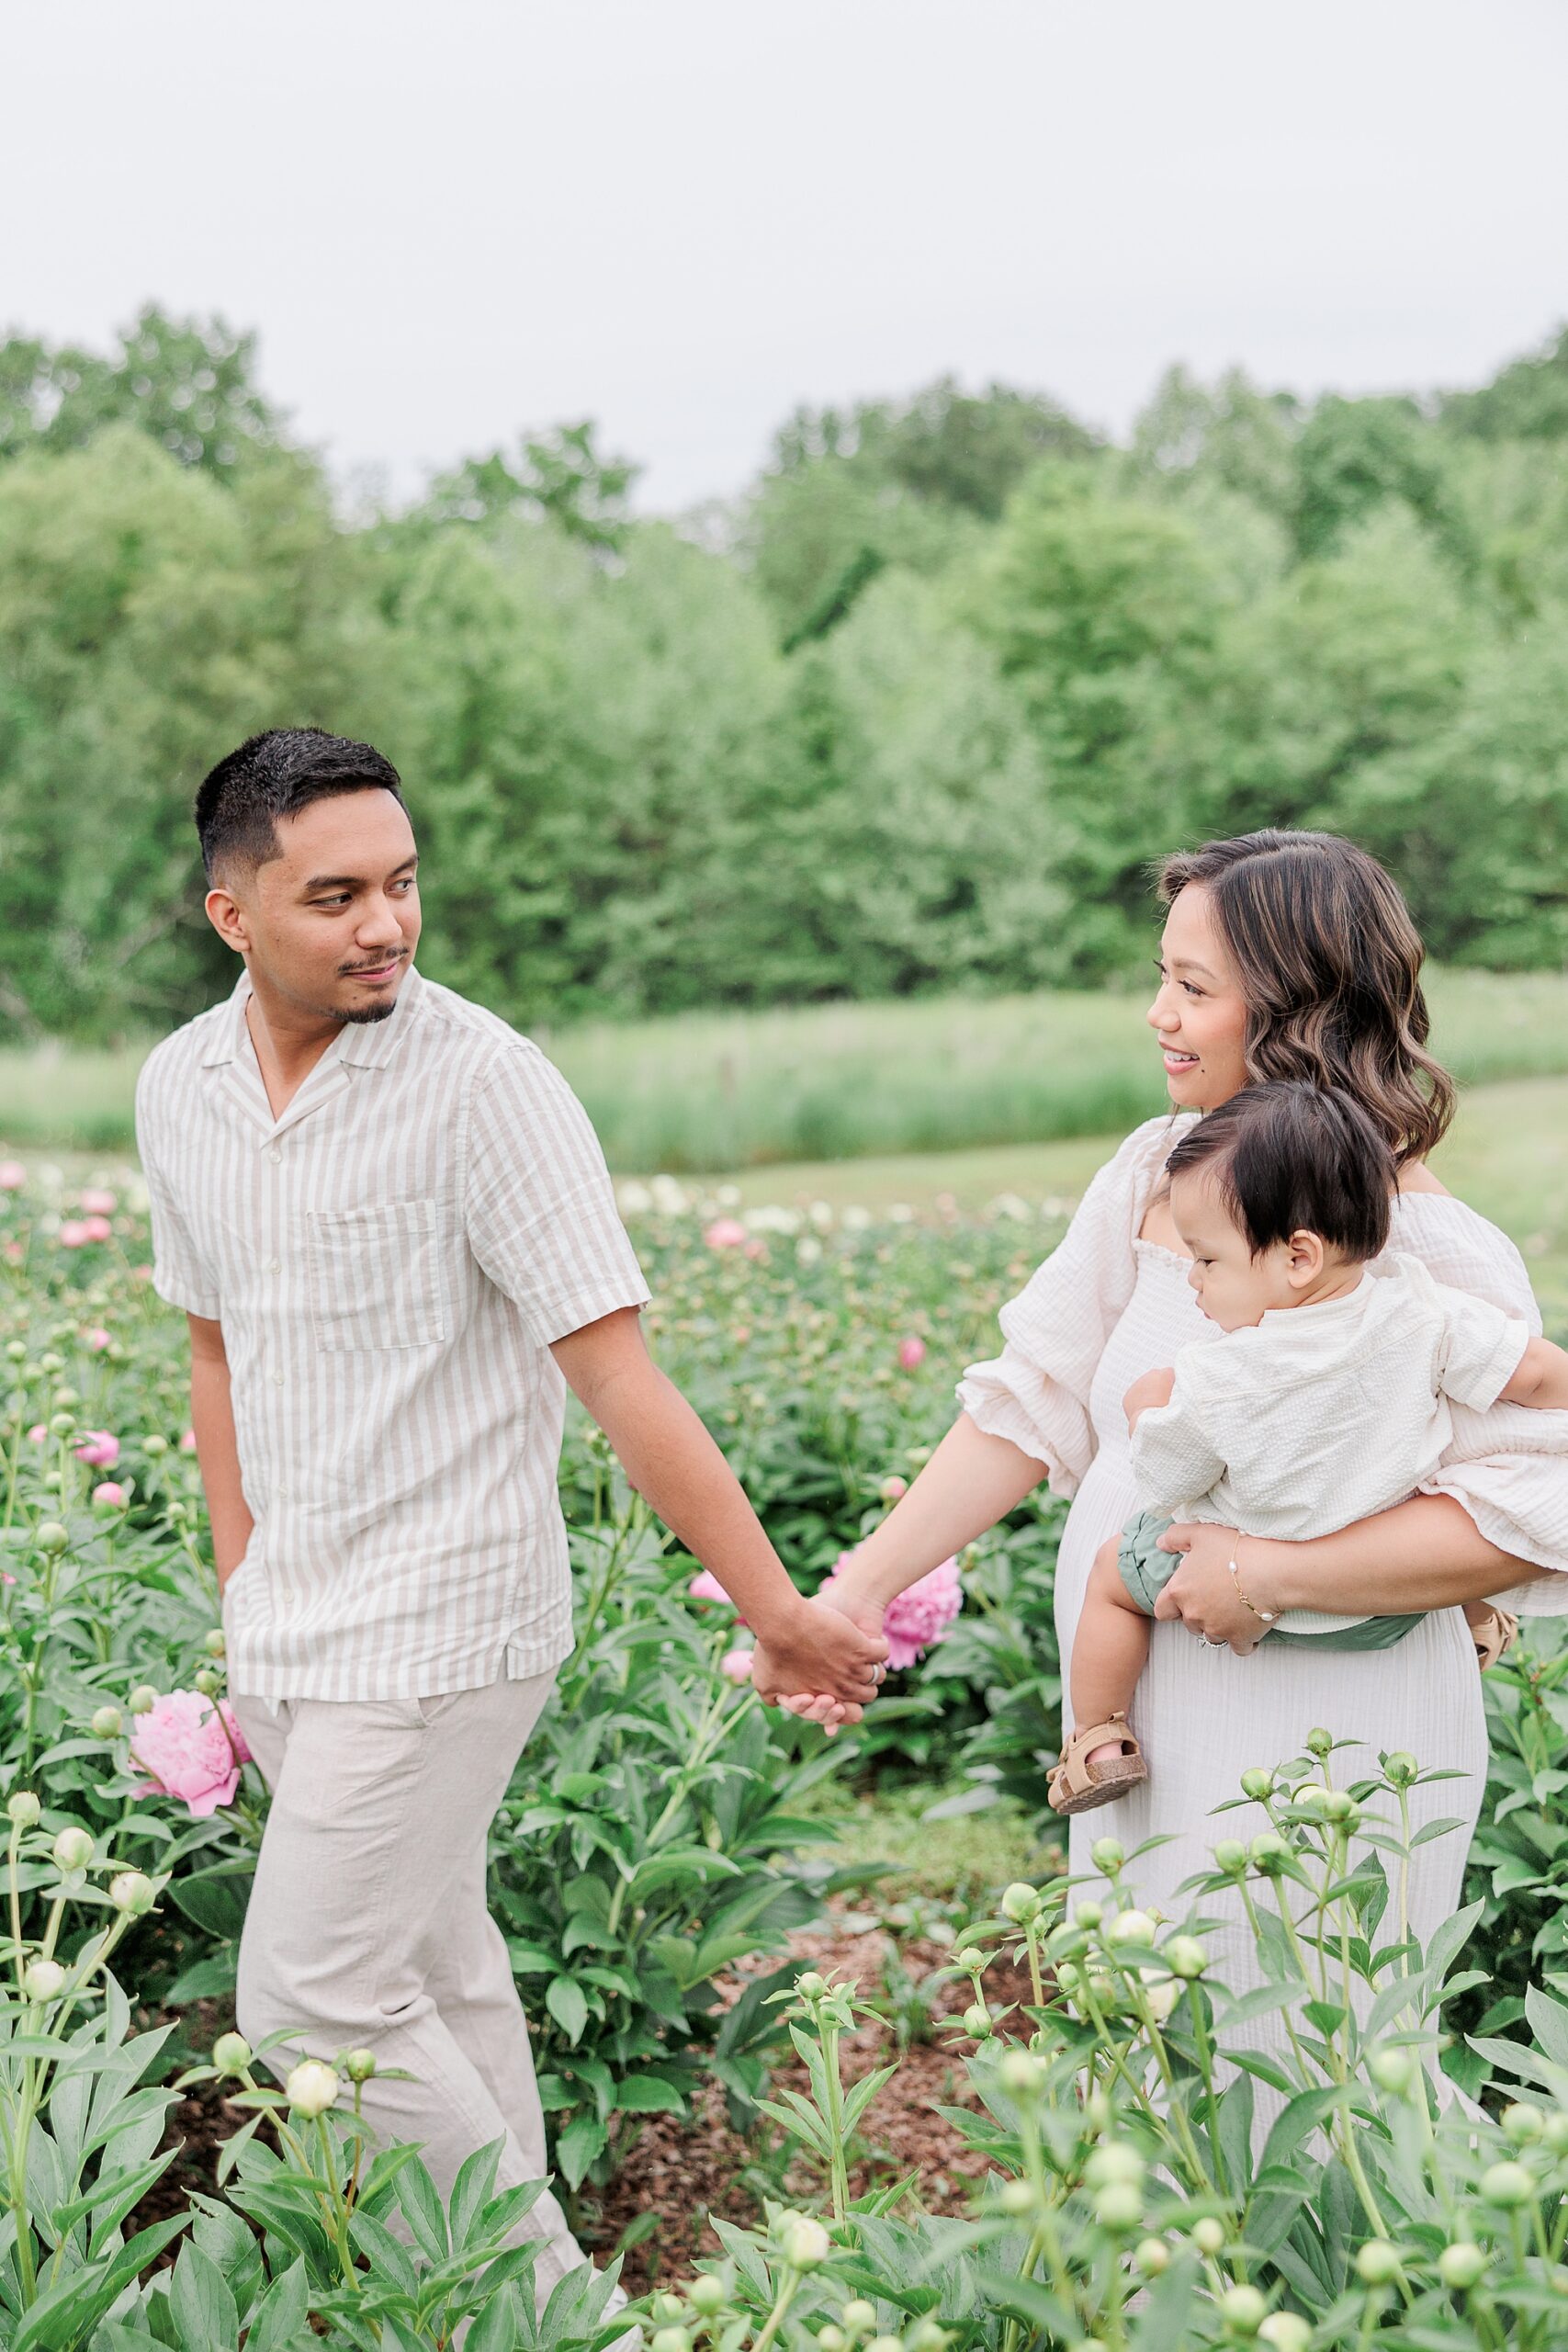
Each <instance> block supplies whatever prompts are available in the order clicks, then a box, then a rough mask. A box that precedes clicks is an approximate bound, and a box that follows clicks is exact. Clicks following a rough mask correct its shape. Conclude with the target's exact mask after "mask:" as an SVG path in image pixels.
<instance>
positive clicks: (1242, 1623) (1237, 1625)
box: [1155, 1522, 1264, 1657]
mask: <svg viewBox="0 0 1568 2352" xmlns="http://www.w3.org/2000/svg"><path fill="white" fill-rule="evenodd" d="M1159 1544H1160V1550H1161V1551H1162V1552H1179V1553H1181V1554H1182V1555H1183V1557H1182V1561H1181V1565H1180V1566H1179V1568H1178V1569H1177V1571H1176V1574H1175V1575H1174V1576H1173V1577H1171V1579H1170V1582H1169V1583H1168V1585H1167V1586H1166V1589H1165V1590H1164V1591H1163V1592H1162V1593H1161V1594H1160V1596H1159V1598H1158V1599H1157V1600H1156V1602H1155V1615H1156V1617H1163V1618H1166V1619H1171V1618H1179V1619H1180V1621H1181V1623H1183V1624H1184V1625H1185V1626H1186V1628H1187V1630H1188V1632H1189V1633H1190V1634H1199V1635H1201V1637H1202V1639H1203V1640H1205V1641H1206V1642H1207V1643H1208V1644H1209V1645H1210V1647H1211V1648H1213V1649H1225V1648H1229V1649H1233V1650H1234V1651H1235V1654H1236V1656H1237V1657H1248V1656H1249V1655H1250V1653H1251V1652H1252V1651H1253V1650H1255V1649H1256V1648H1257V1647H1258V1640H1259V1638H1260V1636H1261V1634H1262V1633H1263V1631H1264V1628H1263V1627H1262V1625H1261V1624H1260V1623H1258V1619H1257V1617H1256V1616H1255V1615H1254V1614H1253V1612H1252V1611H1251V1610H1250V1609H1249V1608H1248V1607H1247V1603H1246V1601H1245V1600H1243V1599H1242V1598H1241V1595H1240V1594H1239V1593H1238V1592H1237V1590H1236V1580H1235V1577H1233V1576H1232V1574H1231V1572H1230V1564H1231V1562H1232V1561H1233V1560H1234V1559H1235V1546H1236V1531H1235V1528H1234V1527H1211V1526H1209V1525H1208V1524H1207V1523H1206V1522H1203V1523H1195V1522H1189V1523H1188V1524H1186V1525H1185V1526H1183V1525H1179V1524H1178V1525H1172V1526H1170V1527H1168V1528H1167V1529H1166V1532H1165V1533H1164V1534H1163V1535H1162V1536H1161V1537H1160V1539H1159Z"/></svg>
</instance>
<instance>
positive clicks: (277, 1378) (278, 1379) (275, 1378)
mask: <svg viewBox="0 0 1568 2352" xmlns="http://www.w3.org/2000/svg"><path fill="white" fill-rule="evenodd" d="M272 1385H273V1386H274V1387H275V1388H281V1387H282V1385H283V1374H281V1373H280V1372H275V1373H274V1374H273V1375H272Z"/></svg>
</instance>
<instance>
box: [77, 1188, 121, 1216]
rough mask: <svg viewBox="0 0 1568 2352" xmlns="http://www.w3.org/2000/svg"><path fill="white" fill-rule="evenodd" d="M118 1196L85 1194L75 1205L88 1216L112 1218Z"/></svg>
mask: <svg viewBox="0 0 1568 2352" xmlns="http://www.w3.org/2000/svg"><path fill="white" fill-rule="evenodd" d="M117 1198H118V1195H117V1194H116V1193H106V1192H102V1191H98V1192H86V1193H83V1195H82V1197H81V1200H80V1201H79V1203H78V1204H77V1205H78V1207H80V1208H81V1209H82V1210H83V1211H84V1212H85V1215H87V1216H113V1214H114V1205H115V1202H116V1199H117Z"/></svg>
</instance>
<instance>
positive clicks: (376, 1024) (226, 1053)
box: [201, 967, 424, 1069]
mask: <svg viewBox="0 0 1568 2352" xmlns="http://www.w3.org/2000/svg"><path fill="white" fill-rule="evenodd" d="M423 988H424V982H423V980H422V979H421V978H420V976H419V974H418V972H417V971H415V970H413V969H412V967H411V968H410V970H409V972H408V973H407V975H406V977H405V978H404V980H403V984H402V986H401V988H400V989H399V990H398V999H397V1002H396V1003H395V1004H394V1005H393V1007H392V1010H391V1012H389V1014H388V1015H387V1018H386V1019H385V1021H345V1022H344V1025H343V1027H342V1028H341V1029H340V1030H339V1032H338V1034H337V1036H336V1038H335V1039H334V1040H333V1045H332V1046H329V1048H328V1051H329V1052H330V1053H333V1055H334V1056H335V1057H336V1059H337V1060H339V1061H340V1062H347V1063H349V1064H350V1065H351V1066H352V1067H353V1068H355V1069H385V1068H386V1066H387V1064H388V1063H389V1061H390V1059H391V1057H392V1056H393V1054H394V1053H396V1051H397V1049H398V1046H399V1044H400V1040H401V1039H402V1038H403V1036H404V1035H406V1034H407V1031H408V1028H409V1025H410V1023H411V1021H412V1020H414V1019H416V1018H417V1008H418V1004H419V1000H420V996H421V994H422V992H423ZM250 997H251V976H250V974H249V973H248V972H247V971H244V970H242V971H241V974H240V977H239V978H238V979H237V980H236V981H235V983H234V986H233V989H232V990H231V993H230V996H229V999H228V1001H227V1004H226V1005H225V1006H224V1007H223V1014H224V1017H223V1019H222V1020H220V1021H217V1022H215V1023H213V1029H212V1040H211V1043H210V1044H209V1046H208V1048H207V1051H206V1053H205V1054H203V1056H202V1057H201V1060H202V1068H203V1069H214V1068H216V1067H217V1066H218V1065H219V1064H220V1063H221V1062H232V1061H238V1060H239V1059H240V1057H241V1056H242V1055H243V1053H245V1052H247V1051H248V1050H249V1046H250V1039H249V1037H248V1035H247V1034H246V1029H245V1007H246V1005H247V1004H248V1003H249V1002H250Z"/></svg>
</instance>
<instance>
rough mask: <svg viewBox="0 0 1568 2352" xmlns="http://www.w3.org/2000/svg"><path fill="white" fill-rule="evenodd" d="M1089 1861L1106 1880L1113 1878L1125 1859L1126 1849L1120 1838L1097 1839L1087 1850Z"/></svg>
mask: <svg viewBox="0 0 1568 2352" xmlns="http://www.w3.org/2000/svg"><path fill="white" fill-rule="evenodd" d="M1126 1859H1127V1849H1126V1848H1125V1847H1124V1846H1123V1845H1122V1840H1121V1838H1096V1839H1095V1841H1094V1843H1093V1845H1092V1846H1091V1847H1090V1848H1089V1860H1090V1861H1091V1862H1092V1863H1093V1864H1094V1867H1095V1869H1096V1870H1097V1871H1104V1872H1105V1875H1106V1877H1107V1878H1110V1877H1111V1876H1113V1874H1114V1873H1115V1872H1116V1871H1119V1870H1120V1869H1121V1867H1122V1863H1123V1862H1124V1861H1125V1860H1126Z"/></svg>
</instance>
